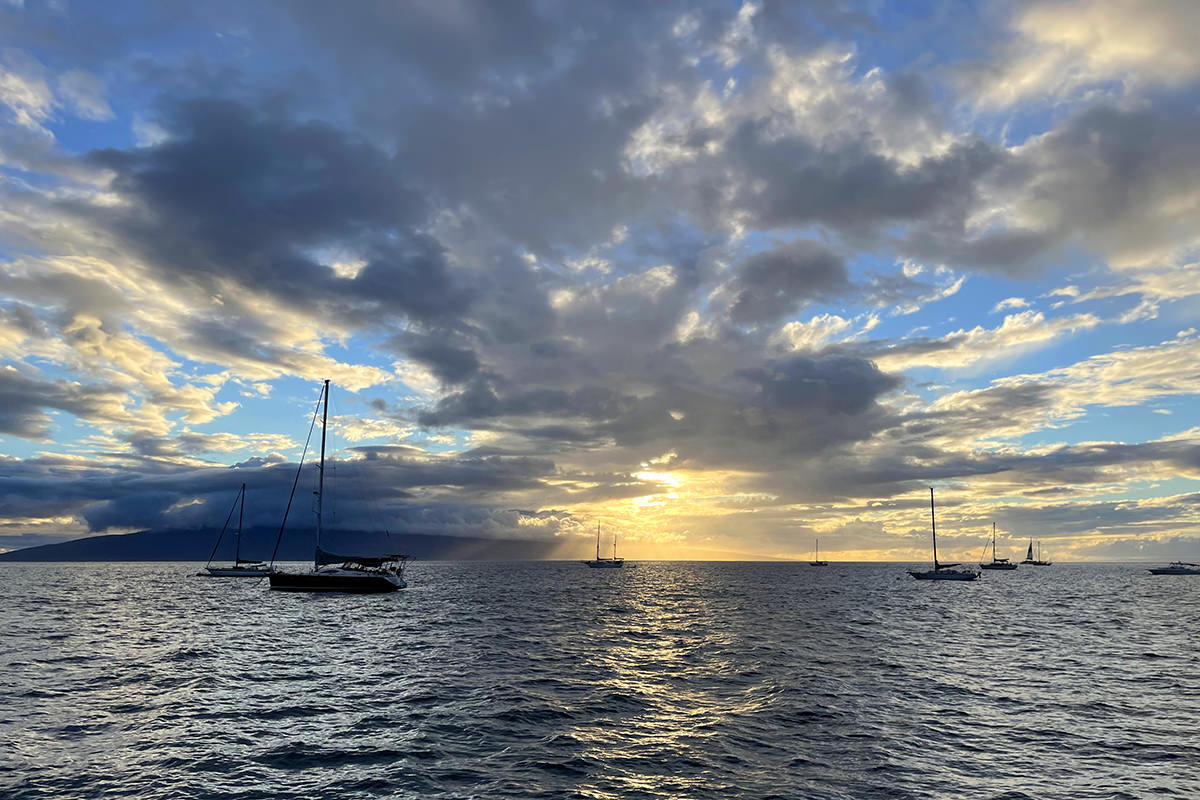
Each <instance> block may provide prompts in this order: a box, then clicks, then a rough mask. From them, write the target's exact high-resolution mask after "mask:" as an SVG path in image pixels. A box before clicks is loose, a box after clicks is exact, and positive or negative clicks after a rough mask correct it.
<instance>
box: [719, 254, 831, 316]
mask: <svg viewBox="0 0 1200 800" xmlns="http://www.w3.org/2000/svg"><path fill="white" fill-rule="evenodd" d="M848 288H849V280H848V277H847V273H846V267H845V265H844V264H843V263H842V260H841V259H840V258H839V257H838V256H836V255H835V254H834V253H832V252H830V251H829V250H828V249H827V248H825V247H824V246H823V245H821V244H819V243H818V242H813V241H807V240H797V241H794V242H788V243H786V244H782V245H779V246H777V247H775V248H774V249H772V250H767V251H763V252H760V253H756V254H754V255H752V256H750V257H749V258H747V259H746V260H745V261H744V262H743V263H742V264H741V265H740V266H739V267H738V268H737V273H736V275H735V277H734V278H733V279H732V280H730V281H729V282H728V283H727V284H726V285H725V286H724V287H722V289H721V290H720V291H722V292H724V293H726V294H728V295H729V297H730V308H729V315H730V318H731V319H732V320H733V321H734V322H735V323H738V324H757V323H767V322H772V321H774V320H776V319H778V318H779V317H781V316H784V315H787V314H791V313H794V312H795V311H796V310H797V309H798V308H800V307H802V306H803V305H805V304H806V303H808V302H812V301H815V300H822V299H831V298H832V297H834V296H836V295H837V294H839V293H841V292H844V291H846V290H847V289H848Z"/></svg>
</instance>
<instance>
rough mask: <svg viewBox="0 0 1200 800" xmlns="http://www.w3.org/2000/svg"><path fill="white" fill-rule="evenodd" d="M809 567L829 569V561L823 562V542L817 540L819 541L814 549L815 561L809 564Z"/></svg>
mask: <svg viewBox="0 0 1200 800" xmlns="http://www.w3.org/2000/svg"><path fill="white" fill-rule="evenodd" d="M808 565H809V566H810V567H828V566H829V562H828V561H822V560H821V540H820V539H817V541H816V544H815V546H814V548H813V560H812V561H810V562H808Z"/></svg>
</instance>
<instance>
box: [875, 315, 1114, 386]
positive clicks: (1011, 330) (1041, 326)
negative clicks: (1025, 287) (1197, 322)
mask: <svg viewBox="0 0 1200 800" xmlns="http://www.w3.org/2000/svg"><path fill="white" fill-rule="evenodd" d="M1099 324H1100V319H1099V318H1097V317H1095V316H1093V315H1091V314H1077V315H1075V316H1071V317H1059V318H1056V319H1050V320H1047V319H1046V317H1045V315H1043V314H1042V313H1041V312H1040V311H1021V312H1018V313H1016V314H1009V315H1007V316H1005V317H1004V321H1003V322H1002V323H1000V325H999V326H998V327H996V328H991V329H988V328H984V327H982V326H976V327H974V328H972V329H971V330H957V331H953V332H951V333H948V334H946V335H945V336H942V337H939V338H937V339H930V338H910V339H905V340H902V341H899V342H893V343H886V344H884V343H882V342H876V343H873V344H872V345H871V346H869V347H868V348H867V349H868V352H869V353H870V355H871V357H872V358H873V359H874V360H875V361H876V363H878V364H879V365H880V367H882V368H883V369H885V370H888V371H891V372H900V371H903V370H906V369H911V368H913V367H934V368H937V369H958V368H962V367H967V366H971V365H973V364H977V363H979V362H981V361H987V360H990V359H997V358H1012V357H1014V356H1015V355H1018V354H1020V353H1024V352H1029V351H1031V350H1035V349H1037V348H1040V347H1045V346H1047V345H1049V344H1051V343H1056V342H1058V341H1061V339H1062V337H1063V336H1065V335H1069V334H1073V333H1077V332H1079V331H1086V330H1090V329H1092V328H1094V327H1096V326H1097V325H1099ZM880 345H882V346H880Z"/></svg>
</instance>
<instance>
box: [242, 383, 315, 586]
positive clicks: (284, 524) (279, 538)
mask: <svg viewBox="0 0 1200 800" xmlns="http://www.w3.org/2000/svg"><path fill="white" fill-rule="evenodd" d="M324 396H325V387H324V386H322V387H321V394H320V396H318V397H317V407H316V408H315V409H313V418H312V422H311V423H309V426H308V438H307V439H305V440H304V450H302V451H301V452H300V463H299V464H298V465H297V466H296V478H295V480H293V481H292V493H291V494H289V495H288V501H287V507H286V508H284V509H283V522H280V523H279V535H278V536H276V537H275V549H274V550H272V551H271V566H275V556H276V555H277V554H278V553H279V543H280V542H281V541H282V540H283V529H284V528H285V527H287V521H288V513H289V512H290V511H291V510H292V499H293V498H294V497H295V496H296V485H297V484H298V483H300V470H302V469H304V457H305V456H306V455H308V445H309V444H310V443H311V442H312V434H313V428H315V427H317V412H318V411H320V410H321V398H323V397H324ZM229 513H230V514H232V513H233V511H232V510H230V512H229Z"/></svg>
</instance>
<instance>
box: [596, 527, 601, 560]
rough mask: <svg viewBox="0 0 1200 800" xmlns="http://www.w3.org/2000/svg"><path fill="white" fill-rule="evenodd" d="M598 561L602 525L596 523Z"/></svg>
mask: <svg viewBox="0 0 1200 800" xmlns="http://www.w3.org/2000/svg"><path fill="white" fill-rule="evenodd" d="M596 560H597V561H599V560H600V523H599V522H597V523H596Z"/></svg>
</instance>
